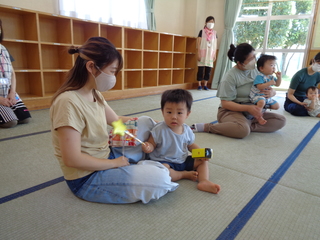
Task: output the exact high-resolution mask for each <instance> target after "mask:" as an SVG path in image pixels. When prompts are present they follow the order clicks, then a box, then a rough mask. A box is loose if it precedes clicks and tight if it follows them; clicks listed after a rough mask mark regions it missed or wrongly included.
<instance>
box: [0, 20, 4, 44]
mask: <svg viewBox="0 0 320 240" xmlns="http://www.w3.org/2000/svg"><path fill="white" fill-rule="evenodd" d="M0 30H1V33H0V43H2V41H3V28H2V20H1V19H0Z"/></svg>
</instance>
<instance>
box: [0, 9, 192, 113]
mask: <svg viewBox="0 0 320 240" xmlns="http://www.w3.org/2000/svg"><path fill="white" fill-rule="evenodd" d="M0 16H1V20H2V25H3V29H4V30H3V31H4V40H3V45H4V46H5V47H6V48H7V49H8V50H9V52H10V54H11V55H12V56H13V58H14V59H15V61H14V62H13V63H12V65H13V67H14V69H15V72H16V77H17V92H18V93H19V95H20V96H21V98H22V99H23V101H24V102H25V104H26V105H27V107H28V108H29V109H30V110H33V109H42V108H48V107H50V100H51V97H52V95H53V94H54V93H55V92H56V91H57V89H58V88H59V87H60V86H61V84H62V83H63V82H64V80H65V76H66V73H67V72H68V71H69V69H70V68H72V66H73V63H74V61H75V58H76V56H75V55H70V54H68V48H69V47H70V46H72V45H75V46H79V45H82V44H83V43H84V42H85V41H86V40H87V39H88V38H90V37H93V36H102V37H105V38H107V39H109V40H110V41H111V42H112V43H113V44H114V45H115V47H116V48H117V50H118V51H119V52H120V53H121V55H122V56H123V60H124V68H123V69H122V70H121V71H120V72H119V74H118V75H117V82H116V85H115V87H114V88H113V89H112V90H110V91H108V92H104V93H103V95H104V97H105V98H106V99H107V100H111V99H122V98H129V97H137V96H145V95H151V94H159V93H161V92H163V91H164V90H167V89H172V88H185V89H190V88H192V87H193V85H195V83H196V72H197V54H196V38H195V37H188V36H181V35H175V34H168V33H160V32H154V31H148V30H143V29H134V28H129V27H123V26H116V25H110V24H107V23H101V22H93V21H87V20H82V19H78V18H71V17H65V16H60V15H54V14H48V13H43V12H37V11H32V10H27V9H21V8H16V7H10V6H5V5H1V4H0Z"/></svg>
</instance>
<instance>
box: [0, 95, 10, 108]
mask: <svg viewBox="0 0 320 240" xmlns="http://www.w3.org/2000/svg"><path fill="white" fill-rule="evenodd" d="M0 105H3V106H5V107H11V106H12V104H11V102H10V100H9V99H8V98H4V97H0Z"/></svg>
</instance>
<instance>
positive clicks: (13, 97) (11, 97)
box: [8, 91, 17, 106]
mask: <svg viewBox="0 0 320 240" xmlns="http://www.w3.org/2000/svg"><path fill="white" fill-rule="evenodd" d="M8 100H9V101H10V103H11V106H12V105H15V104H16V103H17V99H16V93H15V92H11V91H10V92H9V94H8Z"/></svg>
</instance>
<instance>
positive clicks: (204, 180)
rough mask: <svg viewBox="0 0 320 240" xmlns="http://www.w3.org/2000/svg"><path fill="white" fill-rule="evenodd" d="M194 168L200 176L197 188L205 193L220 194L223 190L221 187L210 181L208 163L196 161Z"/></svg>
mask: <svg viewBox="0 0 320 240" xmlns="http://www.w3.org/2000/svg"><path fill="white" fill-rule="evenodd" d="M194 167H195V169H196V170H197V172H198V174H199V175H198V185H197V188H198V189H199V190H201V191H204V192H210V193H216V194H217V193H219V192H220V189H221V187H220V185H218V184H215V183H213V182H211V181H209V166H208V161H205V160H200V159H195V162H194Z"/></svg>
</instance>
